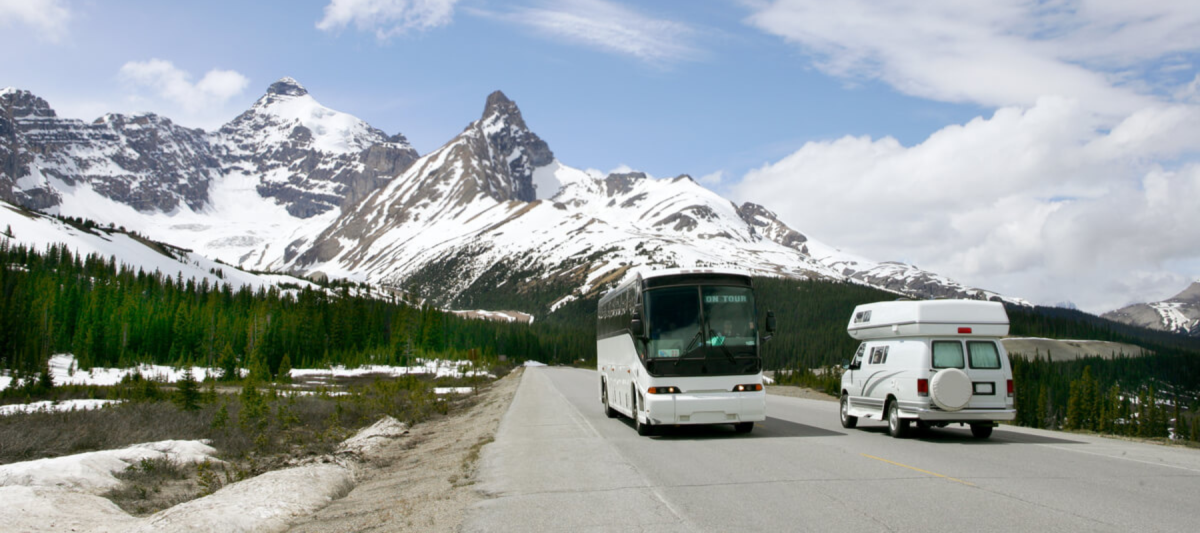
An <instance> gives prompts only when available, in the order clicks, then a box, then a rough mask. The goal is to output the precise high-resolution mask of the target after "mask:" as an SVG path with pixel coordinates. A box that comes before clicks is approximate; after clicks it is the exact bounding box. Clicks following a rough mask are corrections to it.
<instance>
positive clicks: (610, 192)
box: [604, 171, 648, 197]
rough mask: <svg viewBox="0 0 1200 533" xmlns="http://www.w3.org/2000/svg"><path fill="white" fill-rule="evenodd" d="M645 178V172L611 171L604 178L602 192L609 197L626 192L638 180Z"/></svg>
mask: <svg viewBox="0 0 1200 533" xmlns="http://www.w3.org/2000/svg"><path fill="white" fill-rule="evenodd" d="M646 179H648V178H647V176H646V173H645V172H636V171H635V172H613V173H612V174H609V175H608V176H606V177H605V178H604V194H606V195H607V196H609V197H612V196H617V195H620V194H628V193H629V192H630V191H632V190H633V188H634V186H636V185H637V184H638V182H640V181H644V180H646Z"/></svg>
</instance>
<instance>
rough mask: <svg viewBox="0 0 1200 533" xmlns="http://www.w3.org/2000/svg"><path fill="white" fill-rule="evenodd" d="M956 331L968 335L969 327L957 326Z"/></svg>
mask: <svg viewBox="0 0 1200 533" xmlns="http://www.w3.org/2000/svg"><path fill="white" fill-rule="evenodd" d="M958 332H959V334H962V335H970V334H971V328H958Z"/></svg>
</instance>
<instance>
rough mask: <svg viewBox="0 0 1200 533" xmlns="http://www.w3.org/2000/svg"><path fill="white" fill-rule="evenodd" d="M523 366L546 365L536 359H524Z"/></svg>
mask: <svg viewBox="0 0 1200 533" xmlns="http://www.w3.org/2000/svg"><path fill="white" fill-rule="evenodd" d="M525 366H527V367H536V366H546V363H539V362H537V361H525Z"/></svg>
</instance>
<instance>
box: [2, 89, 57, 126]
mask: <svg viewBox="0 0 1200 533" xmlns="http://www.w3.org/2000/svg"><path fill="white" fill-rule="evenodd" d="M0 107H3V108H4V114H5V115H7V114H8V112H9V110H10V109H11V111H12V117H13V118H14V119H20V118H26V117H32V118H54V117H56V116H58V115H57V114H56V113H55V112H54V110H53V109H51V108H50V104H49V103H47V102H46V101H45V100H43V99H41V98H40V97H39V96H37V95H35V94H33V93H31V92H29V91H26V90H22V89H17V88H15V87H5V88H4V89H0Z"/></svg>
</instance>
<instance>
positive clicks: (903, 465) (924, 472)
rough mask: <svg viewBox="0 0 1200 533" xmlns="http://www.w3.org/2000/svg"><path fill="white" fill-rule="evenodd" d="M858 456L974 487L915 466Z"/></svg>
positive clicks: (965, 482) (870, 456)
mask: <svg viewBox="0 0 1200 533" xmlns="http://www.w3.org/2000/svg"><path fill="white" fill-rule="evenodd" d="M859 455H861V456H863V457H866V458H868V459H874V460H876V461H883V462H885V463H887V464H890V465H896V466H899V467H903V468H907V469H909V470H916V471H917V472H920V473H922V474H929V475H931V476H936V477H940V478H942V479H948V480H950V481H953V482H955V483H962V484H963V485H966V486H968V487H974V486H975V484H974V483H971V482H968V481H963V480H961V479H958V478H953V477H950V476H943V475H941V474H939V473H937V472H930V471H928V470H922V469H920V468H917V467H915V466H908V465H906V464H903V463H897V462H896V461H889V460H887V459H884V458H882V457H875V456H874V455H867V454H865V453H861V454H859Z"/></svg>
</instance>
